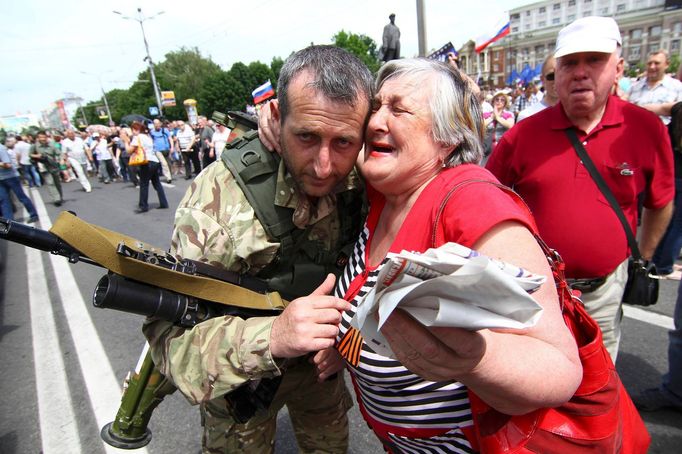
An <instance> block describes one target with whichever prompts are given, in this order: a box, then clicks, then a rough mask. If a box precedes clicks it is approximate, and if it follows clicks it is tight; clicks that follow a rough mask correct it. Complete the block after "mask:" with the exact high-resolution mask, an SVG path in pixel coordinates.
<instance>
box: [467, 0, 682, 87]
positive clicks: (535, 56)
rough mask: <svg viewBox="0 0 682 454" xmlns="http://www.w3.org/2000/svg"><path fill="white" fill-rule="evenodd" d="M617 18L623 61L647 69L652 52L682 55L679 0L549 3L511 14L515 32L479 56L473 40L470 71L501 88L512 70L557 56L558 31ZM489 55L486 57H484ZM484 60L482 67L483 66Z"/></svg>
mask: <svg viewBox="0 0 682 454" xmlns="http://www.w3.org/2000/svg"><path fill="white" fill-rule="evenodd" d="M586 16H608V17H613V18H614V19H615V20H616V22H617V23H618V25H619V27H620V32H621V34H622V36H623V58H624V59H625V61H626V63H627V64H628V65H629V66H632V67H640V68H643V67H644V64H645V62H646V59H647V55H648V53H649V52H651V51H654V50H658V49H665V50H667V51H668V52H669V53H670V55H671V56H677V58H680V57H682V45H681V44H682V1H680V0H545V1H541V2H535V3H530V4H528V5H525V6H521V7H519V8H515V9H512V10H511V11H510V12H509V20H510V33H509V35H507V36H506V37H504V38H503V39H501V40H499V41H497V42H495V43H493V44H492V45H491V46H489V47H488V48H487V49H486V50H485V51H484V52H482V53H481V55H480V56H478V57H477V56H476V54H475V52H474V50H473V48H474V45H473V42H468V43H466V44H465V45H464V46H462V48H461V51H460V61H466V63H467V66H464V68H465V70H466V71H467V73H468V74H469V75H471V76H472V77H477V76H478V74H479V72H480V78H479V79H482V81H483V83H484V84H485V85H489V86H491V87H502V86H504V85H506V81H507V78H508V76H509V74H511V72H512V70H516V71H517V72H520V71H521V70H522V69H523V68H524V67H525V66H526V65H528V66H529V67H530V68H535V67H536V66H537V65H538V64H541V63H542V61H543V60H544V59H545V58H546V57H547V56H548V55H550V54H551V53H552V52H554V46H555V42H556V36H557V34H558V33H559V30H560V29H561V28H562V27H564V26H566V25H568V24H569V23H571V22H573V21H574V20H576V19H578V18H580V17H586ZM484 54H485V55H484ZM479 62H480V65H479Z"/></svg>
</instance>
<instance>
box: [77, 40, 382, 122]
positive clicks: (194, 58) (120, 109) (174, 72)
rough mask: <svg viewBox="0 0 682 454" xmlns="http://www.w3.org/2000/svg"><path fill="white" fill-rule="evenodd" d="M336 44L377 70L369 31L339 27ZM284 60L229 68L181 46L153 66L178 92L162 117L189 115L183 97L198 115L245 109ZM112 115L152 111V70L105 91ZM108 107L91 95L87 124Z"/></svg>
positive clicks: (165, 87)
mask: <svg viewBox="0 0 682 454" xmlns="http://www.w3.org/2000/svg"><path fill="white" fill-rule="evenodd" d="M333 40H334V44H335V45H336V46H338V47H341V48H343V49H346V50H348V51H349V52H351V53H353V54H354V55H356V56H357V57H358V58H359V59H360V60H361V61H363V62H364V63H365V64H366V65H367V66H368V67H369V69H370V70H371V71H372V72H374V73H376V71H377V70H378V68H379V66H380V62H379V60H378V58H377V46H376V43H375V42H374V41H373V40H372V39H371V38H369V37H367V36H365V35H356V34H353V33H349V32H346V31H344V30H341V31H340V32H339V33H337V34H336V35H334V38H333ZM283 65H284V60H283V59H282V58H280V57H274V58H273V59H272V62H270V65H267V64H265V63H261V62H259V61H254V62H251V63H249V64H245V63H242V62H236V63H234V64H233V65H232V67H230V69H229V70H227V71H225V70H223V69H222V68H221V67H220V66H218V65H217V64H216V63H215V62H213V60H211V58H210V57H205V56H203V55H202V54H201V52H200V51H199V50H198V49H197V48H184V47H183V48H180V49H179V50H177V51H174V52H169V53H167V54H166V55H165V58H164V60H163V61H161V62H159V63H157V64H155V65H154V73H155V75H156V79H157V83H158V85H159V87H160V89H161V90H162V91H166V90H171V91H173V92H174V93H175V100H176V106H175V107H165V108H164V109H163V113H164V116H165V117H166V118H170V119H177V118H186V113H185V108H184V106H183V101H184V100H186V99H190V98H192V99H196V100H197V109H198V111H199V114H202V115H206V116H210V115H211V114H212V113H213V112H214V111H216V110H217V111H221V112H226V111H228V110H245V109H246V106H247V105H248V104H252V103H253V98H252V97H251V92H252V91H253V90H254V89H255V88H256V87H258V86H259V85H261V84H263V83H265V82H266V81H267V80H270V81H271V82H272V85H273V87H274V88H275V90H277V78H278V77H279V73H280V71H281V69H282V66H283ZM106 96H107V101H108V102H109V108H110V110H111V116H112V118H113V120H114V121H115V122H116V123H119V122H120V120H121V117H123V116H124V115H128V114H141V115H144V116H149V107H150V106H156V97H155V95H154V89H153V87H152V84H151V76H150V74H149V70H148V69H144V70H142V71H141V72H140V73H139V74H138V76H137V80H136V81H135V82H134V83H133V84H132V85H130V87H128V88H127V89H114V90H110V91H108V92H107V93H106ZM99 106H104V101H103V100H102V99H97V100H91V101H89V102H88V103H87V104H86V105H85V106H83V110H84V111H85V115H86V117H87V120H88V123H91V124H95V123H101V124H106V122H107V120H100V119H99V118H98V116H97V112H96V109H97V107H99ZM81 118H82V115H81V113H80V111H79V112H78V113H77V114H76V115H75V116H74V121H73V123H74V124H79V123H81Z"/></svg>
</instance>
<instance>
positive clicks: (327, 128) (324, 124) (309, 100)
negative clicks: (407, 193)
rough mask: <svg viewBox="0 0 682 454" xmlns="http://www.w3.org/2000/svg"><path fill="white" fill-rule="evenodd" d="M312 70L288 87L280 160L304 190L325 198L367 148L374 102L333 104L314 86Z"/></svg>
mask: <svg viewBox="0 0 682 454" xmlns="http://www.w3.org/2000/svg"><path fill="white" fill-rule="evenodd" d="M311 79H312V78H311V77H310V75H309V74H308V73H307V72H305V71H304V72H302V73H299V74H298V75H297V76H296V77H295V78H294V80H292V82H291V83H290V85H289V93H290V94H289V112H288V114H287V117H286V119H285V120H284V122H283V123H282V125H281V137H280V142H281V143H280V145H281V152H280V154H281V156H282V159H284V163H285V165H286V167H287V170H288V171H289V173H291V175H292V176H293V177H294V179H295V180H296V183H297V184H298V186H299V188H300V189H301V190H302V191H303V192H304V193H305V194H307V195H308V196H310V197H323V196H325V195H327V194H329V193H331V192H332V191H333V190H334V187H335V186H336V185H337V184H338V183H340V182H341V181H343V180H344V179H345V178H346V176H347V175H348V174H349V173H350V171H351V170H352V169H353V166H354V165H355V161H356V159H357V157H358V153H359V152H360V149H361V148H362V144H363V128H364V126H365V119H366V118H367V115H368V113H369V101H368V100H365V99H362V101H360V102H359V105H356V106H351V105H349V104H346V103H342V102H334V101H331V100H329V99H327V98H325V97H324V96H323V95H321V94H319V93H317V91H316V90H315V89H313V88H311V87H310V86H307V84H308V82H310V81H311Z"/></svg>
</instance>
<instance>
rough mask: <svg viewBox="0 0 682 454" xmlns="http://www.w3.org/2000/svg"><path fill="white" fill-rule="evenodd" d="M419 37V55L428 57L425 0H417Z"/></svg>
mask: <svg viewBox="0 0 682 454" xmlns="http://www.w3.org/2000/svg"><path fill="white" fill-rule="evenodd" d="M417 37H418V40H419V56H420V57H426V16H425V15H424V0H417Z"/></svg>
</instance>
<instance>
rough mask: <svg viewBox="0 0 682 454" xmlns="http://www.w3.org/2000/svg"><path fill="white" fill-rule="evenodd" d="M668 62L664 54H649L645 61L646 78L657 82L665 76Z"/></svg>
mask: <svg viewBox="0 0 682 454" xmlns="http://www.w3.org/2000/svg"><path fill="white" fill-rule="evenodd" d="M667 69H668V62H667V61H666V59H665V55H664V54H662V53H661V54H654V55H650V56H649V59H648V60H647V62H646V78H647V80H648V81H650V82H658V81H659V80H661V79H663V77H664V76H665V71H666V70H667Z"/></svg>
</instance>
